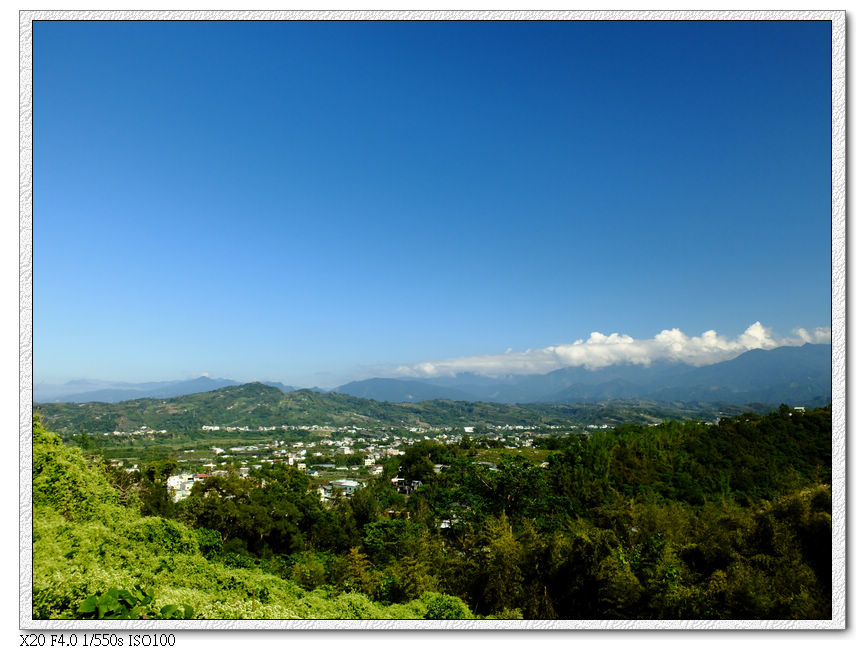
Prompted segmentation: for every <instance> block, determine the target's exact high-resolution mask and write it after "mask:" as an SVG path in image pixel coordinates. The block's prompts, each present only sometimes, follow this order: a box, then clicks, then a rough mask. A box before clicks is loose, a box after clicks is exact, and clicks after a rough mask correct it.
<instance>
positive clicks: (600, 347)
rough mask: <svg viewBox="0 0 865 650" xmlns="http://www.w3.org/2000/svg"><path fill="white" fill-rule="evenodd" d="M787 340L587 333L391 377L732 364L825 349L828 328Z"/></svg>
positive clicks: (758, 330)
mask: <svg viewBox="0 0 865 650" xmlns="http://www.w3.org/2000/svg"><path fill="white" fill-rule="evenodd" d="M792 334H793V335H792V336H789V337H776V336H775V335H774V334H773V333H772V330H771V329H769V328H767V327H764V326H763V325H762V323H760V322H759V321H758V322H756V323H754V324H753V325H751V326H750V327H748V329H746V330H745V331H744V332H743V333H742V334H740V335H739V336H738V337H736V338H734V339H728V338H727V337H725V336H722V335H719V334H718V333H717V332H716V331H715V330H708V331H706V332H703V333H702V334H701V335H699V336H688V335H686V334H685V333H683V332H682V331H681V330H680V329H678V328H674V329H669V330H663V331H662V332H660V333H659V334H656V335H655V336H654V337H653V338H651V339H635V338H633V337H631V336H628V335H627V334H619V333H618V332H614V333H613V334H609V335H606V334H602V333H600V332H592V333H591V334H590V335H589V338H588V339H587V340H585V341H584V340H583V339H577V340H576V341H574V342H573V343H567V344H563V345H553V346H550V347H547V348H542V349H538V350H526V351H525V352H516V353H515V352H512V351H511V349H510V348H508V350H507V351H506V352H505V353H503V354H490V355H482V356H474V357H461V358H458V359H446V360H443V361H424V362H422V363H416V364H412V365H407V366H400V367H398V368H396V369H395V371H394V374H397V375H401V376H409V377H438V376H441V375H454V374H456V373H458V372H475V373H478V374H481V375H487V376H492V377H495V376H499V375H504V374H516V375H522V374H533V373H545V372H550V371H552V370H557V369H559V368H564V367H568V366H584V367H586V368H590V369H596V368H603V367H605V366H609V365H612V364H617V363H630V364H641V365H649V364H651V363H653V362H655V361H660V360H665V361H680V362H683V363H687V364H690V365H692V366H704V365H707V364H710V363H717V362H719V361H726V360H728V359H732V358H733V357H736V356H738V355H740V354H742V353H743V352H746V351H748V350H754V349H758V348H760V349H763V350H770V349H772V348H776V347H779V346H785V345H794V346H795V345H803V344H805V343H829V342H830V330H829V328H828V327H818V328H816V329H813V330H806V329H804V328H799V329H796V330H794V331H793V333H792Z"/></svg>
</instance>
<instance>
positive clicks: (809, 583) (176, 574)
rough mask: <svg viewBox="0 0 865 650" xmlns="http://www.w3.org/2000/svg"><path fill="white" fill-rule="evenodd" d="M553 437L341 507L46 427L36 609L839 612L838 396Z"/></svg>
mask: <svg viewBox="0 0 865 650" xmlns="http://www.w3.org/2000/svg"><path fill="white" fill-rule="evenodd" d="M536 446H537V447H541V448H539V449H534V450H514V451H511V450H507V449H498V448H490V447H489V445H486V444H484V442H483V441H478V440H472V439H470V438H468V437H465V438H463V440H462V442H461V443H459V444H441V443H439V442H436V441H432V440H428V441H423V442H419V443H417V444H414V445H411V446H409V447H407V448H406V450H405V451H406V453H405V455H403V456H396V457H394V458H391V459H389V460H387V461H386V462H385V464H384V471H383V472H382V474H381V475H380V476H379V477H376V478H372V479H370V480H369V482H368V483H367V484H366V485H365V486H364V487H363V488H362V489H360V490H358V491H357V492H356V493H355V494H354V495H353V496H352V497H351V498H342V499H336V500H334V501H333V502H332V503H329V504H327V503H324V502H322V501H320V500H319V498H318V495H317V494H316V493H315V492H313V491H311V490H310V487H311V484H310V479H309V477H308V476H307V475H305V474H303V473H302V472H299V471H298V470H296V469H294V468H292V467H288V466H287V465H283V464H280V463H274V465H273V466H271V467H263V468H261V469H259V470H254V471H252V472H251V473H250V475H249V477H248V478H241V477H240V476H238V475H236V474H233V473H229V474H228V475H227V476H213V477H210V478H207V479H206V480H204V481H202V482H199V483H197V484H196V485H195V487H194V488H193V490H192V493H191V495H190V496H189V497H188V498H187V499H185V500H184V501H181V502H179V503H174V502H173V501H172V500H171V499H170V498H168V493H167V490H166V486H165V479H166V477H167V475H168V474H169V473H170V472H171V471H172V465H171V461H165V460H161V461H158V462H156V461H154V462H152V463H149V464H144V465H143V466H142V467H141V468H140V471H138V472H133V473H131V474H130V473H126V472H123V471H119V470H117V469H114V468H110V467H107V466H106V465H105V464H104V462H102V461H100V460H99V457H98V456H94V457H92V458H91V459H90V460H89V461H88V460H86V459H85V456H83V455H82V453H81V451H80V450H79V449H77V448H71V447H67V446H65V445H63V444H62V443H61V441H60V439H59V438H58V437H57V436H55V435H53V434H50V433H47V432H45V431H44V430H43V429H42V428H41V427H40V426H38V425H36V426H35V427H34V615H35V616H38V617H63V616H67V617H68V616H75V615H76V612H77V611H78V608H79V607H80V606H81V603H82V602H84V601H85V600H86V599H87V598H89V597H91V596H92V595H94V594H102V593H104V592H105V591H106V590H108V589H110V588H112V587H113V588H118V589H120V588H125V587H127V586H128V585H155V586H156V593H155V597H154V602H153V604H152V606H150V605H148V607H150V612H151V614H153V615H155V616H158V615H159V613H160V612H161V611H162V610H161V608H163V607H165V606H166V605H173V606H176V609H169V610H167V611H169V612H172V613H177V612H183V611H185V610H184V609H183V607H184V606H188V607H189V608H190V609H191V611H192V612H193V613H194V616H196V617H200V618H223V617H226V618H230V617H261V618H270V617H279V618H291V617H335V618H343V617H376V618H388V617H428V618H452V617H459V618H468V617H474V616H480V617H499V618H515V617H522V618H531V619H548V618H559V619H825V618H830V617H831V524H832V521H831V511H832V509H831V478H832V477H831V413H830V410H829V408H828V407H827V408H821V409H816V410H810V411H805V412H792V411H791V410H790V409H789V408H787V407H786V406H783V405H782V406H781V407H780V408H779V409H777V410H776V411H774V412H772V413H769V414H768V415H762V416H761V415H756V414H753V413H746V414H743V415H739V416H736V417H732V418H722V419H721V420H720V421H719V422H718V423H717V424H705V423H703V422H698V421H689V422H675V421H667V422H664V423H662V424H659V425H657V426H642V425H622V426H619V427H617V428H615V429H610V430H598V431H596V432H594V433H592V435H589V436H586V435H568V436H549V437H544V438H543V439H541V441H540V442H539V444H536ZM437 470H438V471H437ZM395 477H400V478H402V479H403V480H404V482H406V483H410V482H411V481H419V482H420V483H421V484H420V486H419V487H417V488H416V489H414V490H413V491H411V493H410V494H404V493H400V492H398V491H397V490H396V489H395V487H394V484H393V483H392V481H391V479H392V478H395Z"/></svg>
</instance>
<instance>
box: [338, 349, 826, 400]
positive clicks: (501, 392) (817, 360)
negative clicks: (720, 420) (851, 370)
mask: <svg viewBox="0 0 865 650" xmlns="http://www.w3.org/2000/svg"><path fill="white" fill-rule="evenodd" d="M830 350H831V348H830V346H829V345H822V344H821V345H814V344H806V345H803V346H799V347H780V348H775V349H774V350H751V351H749V352H745V353H744V354H742V355H740V356H738V357H736V358H735V359H732V360H730V361H723V362H720V363H716V364H712V365H709V366H703V367H701V368H695V367H694V366H690V365H687V364H685V363H674V362H656V363H653V364H651V365H649V366H641V365H633V364H619V365H612V366H607V367H605V368H599V369H597V370H589V369H586V368H582V367H572V368H561V369H559V370H554V371H553V372H549V373H546V374H538V375H510V376H507V377H501V378H491V377H483V376H481V375H475V374H472V373H460V374H458V375H456V376H454V377H437V378H425V379H413V380H397V379H393V380H383V379H375V380H366V381H364V382H353V383H352V384H347V385H346V386H341V387H340V388H339V389H337V390H338V391H339V392H347V393H349V394H352V395H358V396H362V397H368V398H370V399H377V400H387V401H400V397H401V399H402V401H420V400H423V399H433V398H442V399H465V400H478V401H485V402H499V403H510V404H520V403H531V402H550V403H559V404H573V403H584V402H591V401H600V400H609V399H641V398H645V399H652V400H659V401H711V402H714V401H723V402H727V403H733V404H745V403H748V402H763V403H768V404H777V403H780V402H788V403H790V404H791V405H792V403H796V404H797V405H804V406H811V405H819V404H825V403H827V402H829V400H830V397H829V396H830V386H831V357H830ZM418 385H423V386H425V387H426V388H425V390H423V391H421V390H420V388H419V387H418ZM351 391H355V392H351ZM454 391H457V394H460V395H463V397H454V396H453V395H454Z"/></svg>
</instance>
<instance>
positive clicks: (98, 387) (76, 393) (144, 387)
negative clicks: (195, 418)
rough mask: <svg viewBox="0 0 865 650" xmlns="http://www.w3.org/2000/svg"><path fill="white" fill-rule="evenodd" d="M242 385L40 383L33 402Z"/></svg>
mask: <svg viewBox="0 0 865 650" xmlns="http://www.w3.org/2000/svg"><path fill="white" fill-rule="evenodd" d="M241 383H242V382H239V381H234V380H233V379H222V378H218V377H217V378H212V377H207V376H203V375H202V376H201V377H196V378H195V379H182V380H177V381H152V382H145V383H141V384H136V383H128V382H101V381H94V380H87V379H77V380H73V381H70V382H67V383H65V384H59V385H58V384H50V385H49V384H42V385H40V384H37V385H35V386H34V387H33V393H34V395H33V401H34V402H37V403H46V402H78V403H82V402H109V403H116V402H124V401H127V400H132V399H141V398H144V397H151V398H155V399H159V398H166V397H180V396H183V395H192V394H193V393H206V392H208V391H211V390H216V389H218V388H224V387H225V386H239V385H240V384H241ZM261 383H263V384H266V385H268V386H273V387H275V388H279V389H280V390H281V391H282V392H284V393H289V392H291V391H293V390H296V388H294V387H292V386H286V385H285V384H282V383H280V382H278V381H265V382H261Z"/></svg>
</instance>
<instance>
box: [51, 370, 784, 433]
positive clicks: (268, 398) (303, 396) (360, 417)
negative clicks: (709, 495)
mask: <svg viewBox="0 0 865 650" xmlns="http://www.w3.org/2000/svg"><path fill="white" fill-rule="evenodd" d="M36 409H37V410H38V412H39V414H40V416H41V417H42V418H43V421H44V422H45V425H46V426H47V427H49V428H50V429H51V430H53V431H56V432H57V433H60V434H63V435H67V434H77V433H82V432H87V433H94V434H99V433H110V432H112V431H127V432H128V431H134V430H136V429H139V428H141V427H149V428H151V429H155V430H162V429H165V430H168V431H200V430H201V427H202V426H203V425H210V426H222V427H225V426H232V427H245V426H249V427H259V426H282V425H289V426H311V425H321V426H335V427H338V426H357V427H364V428H384V427H414V426H424V425H429V426H473V425H478V424H486V425H493V426H494V425H506V424H510V425H524V426H538V425H566V426H567V425H571V426H574V425H586V424H611V425H616V424H622V423H625V422H635V423H645V424H648V423H653V422H659V421H661V420H664V419H688V418H697V419H715V417H717V416H718V415H730V414H737V413H741V412H743V411H745V410H749V409H745V408H744V407H736V406H731V405H724V404H706V403H690V404H682V403H669V404H664V403H658V402H651V401H647V400H607V401H602V402H598V403H595V404H582V405H557V404H520V405H515V404H492V403H487V402H455V401H451V400H443V399H437V400H430V401H425V402H419V403H392V402H378V401H375V400H371V399H364V398H360V397H352V396H351V395H342V394H339V393H319V392H316V391H312V390H307V389H305V390H298V391H294V392H291V393H284V392H282V391H281V390H279V389H278V388H275V387H273V386H268V385H265V384H260V383H251V384H243V385H239V386H227V387H225V388H220V389H218V390H214V391H209V392H206V393H195V394H192V395H184V396H182V397H173V398H166V399H151V398H146V399H136V400H129V401H125V402H119V403H105V402H86V403H80V404H76V403H70V402H64V403H51V404H37V405H36ZM750 410H759V407H757V408H755V407H752V408H751V409H750ZM764 410H768V409H764Z"/></svg>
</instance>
